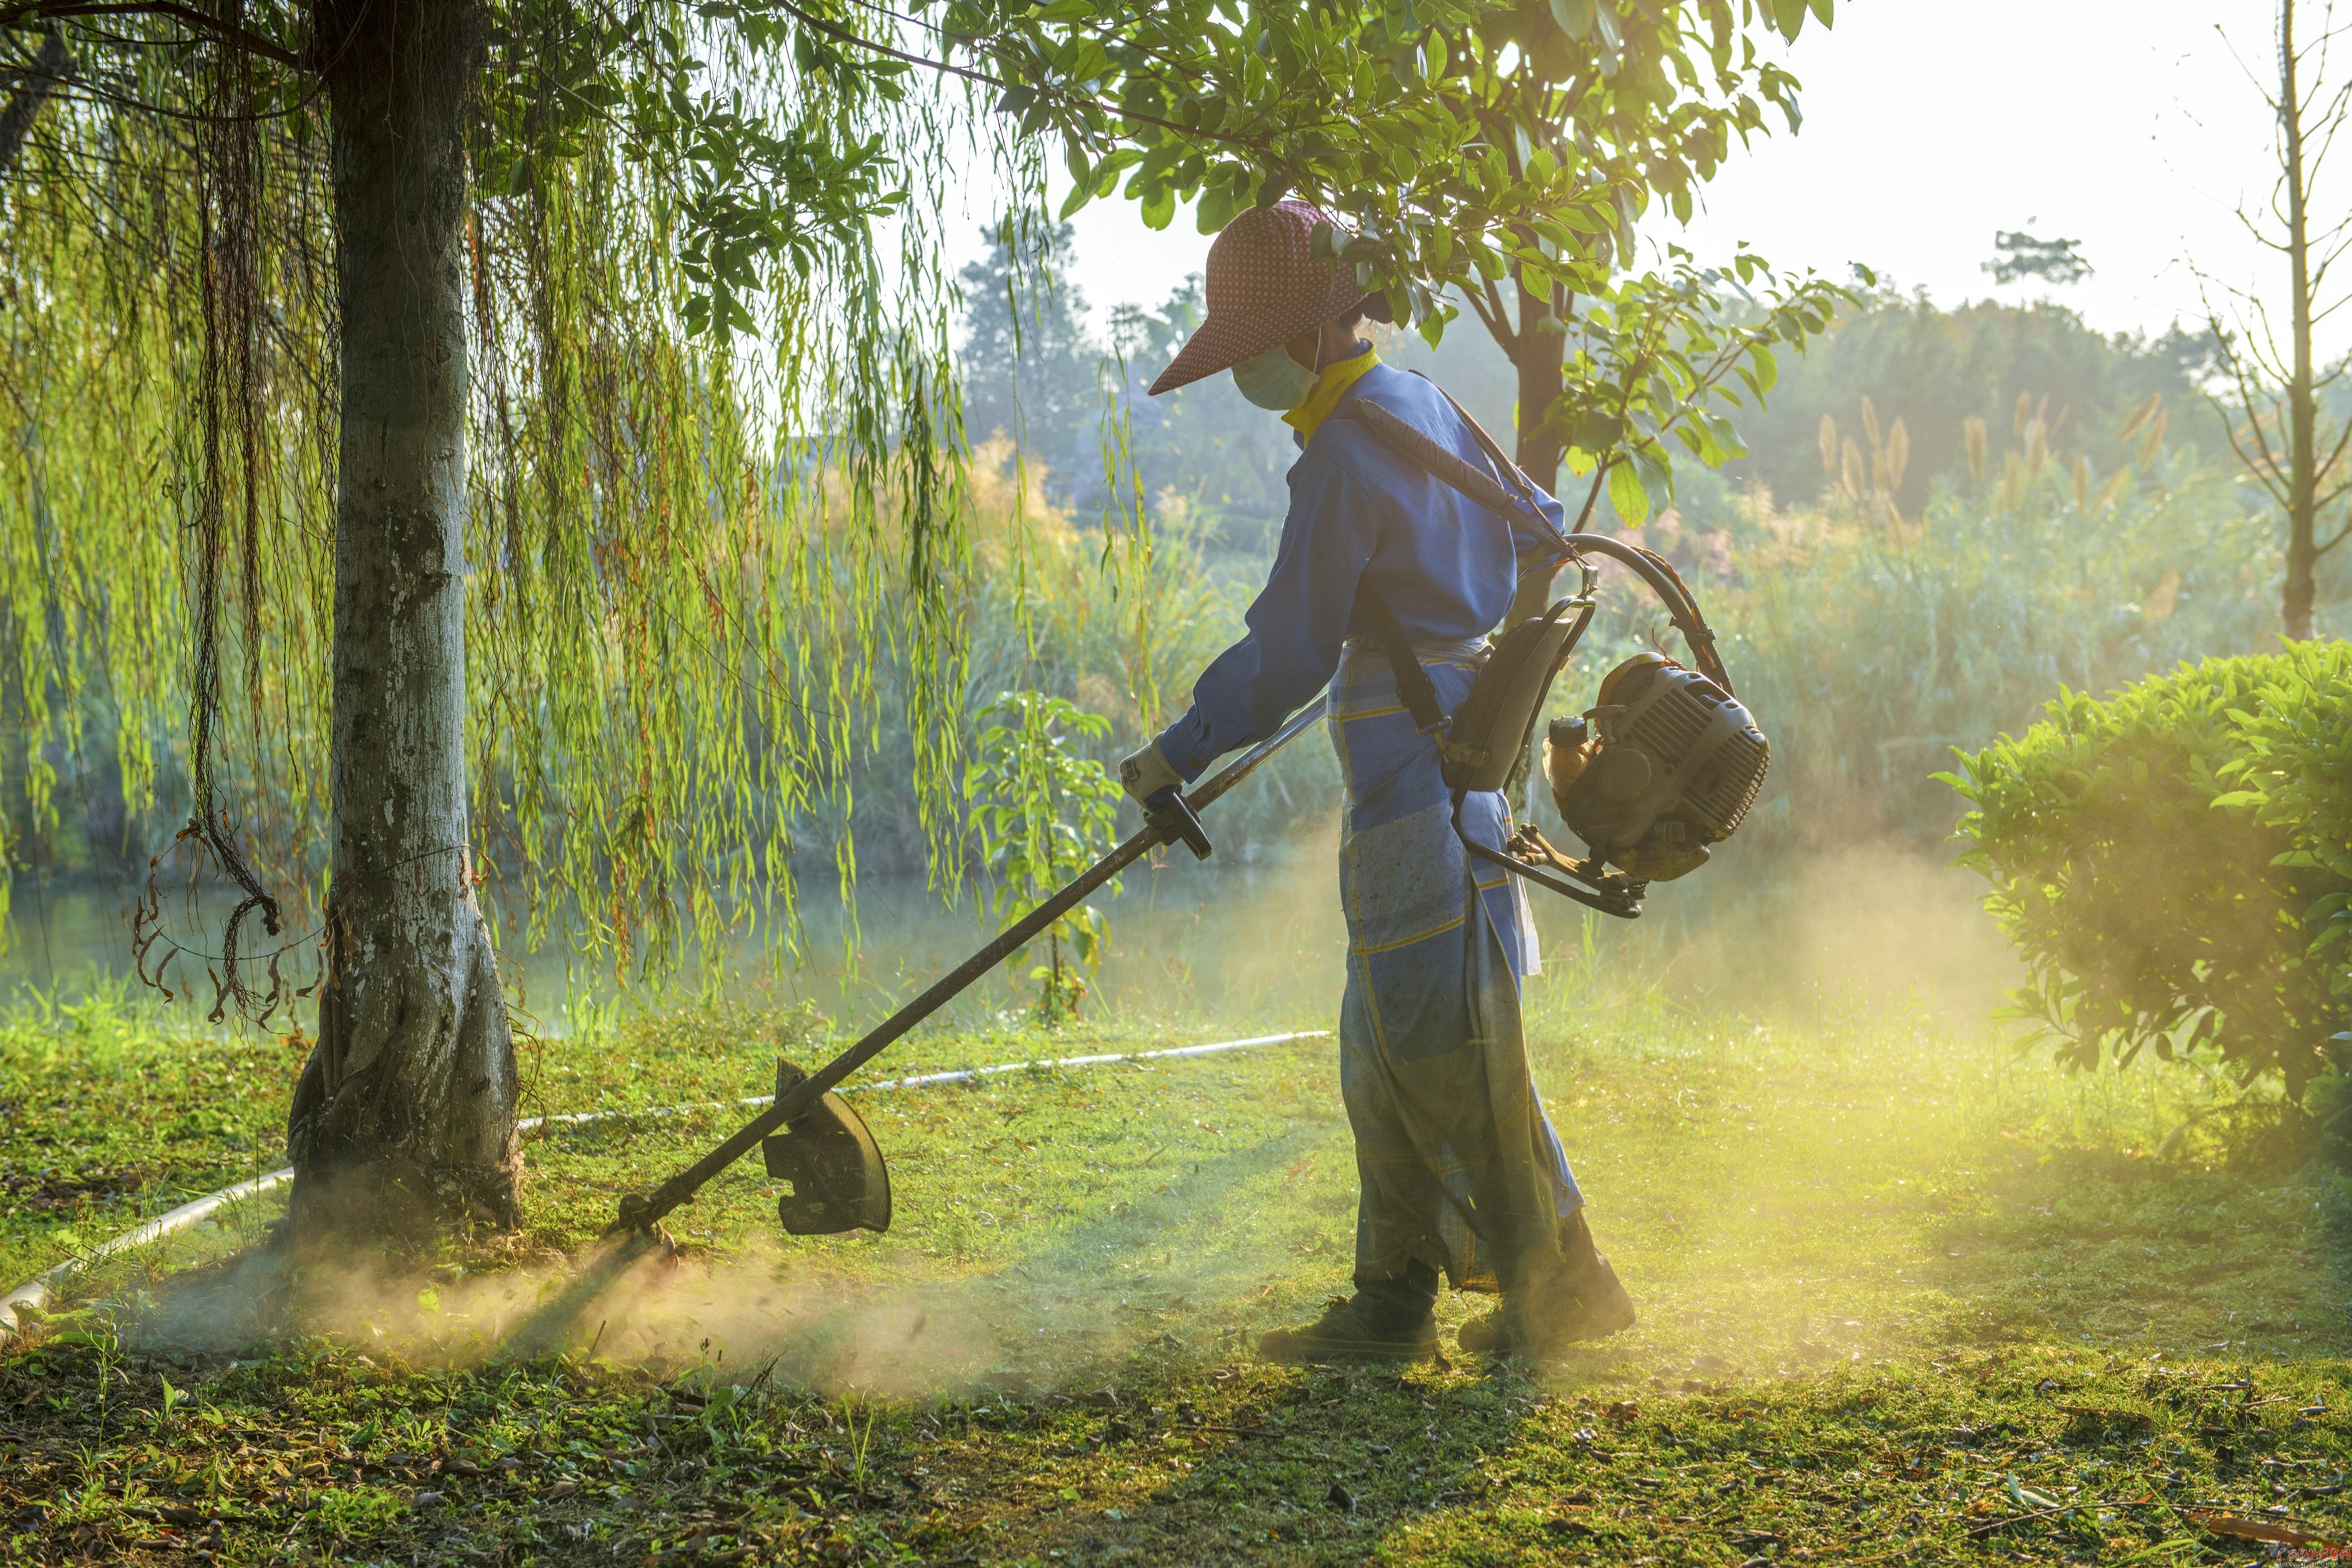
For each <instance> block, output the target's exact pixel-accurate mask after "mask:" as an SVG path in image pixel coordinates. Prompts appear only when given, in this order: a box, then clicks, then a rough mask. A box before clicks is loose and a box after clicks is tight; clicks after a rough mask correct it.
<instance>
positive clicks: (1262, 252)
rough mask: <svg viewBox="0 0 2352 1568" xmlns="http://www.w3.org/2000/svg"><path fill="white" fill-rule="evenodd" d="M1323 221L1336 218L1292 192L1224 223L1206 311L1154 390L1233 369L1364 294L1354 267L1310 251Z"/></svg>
mask: <svg viewBox="0 0 2352 1568" xmlns="http://www.w3.org/2000/svg"><path fill="white" fill-rule="evenodd" d="M1320 224H1331V225H1332V226H1333V227H1335V228H1337V227H1338V224H1337V223H1335V222H1333V220H1332V218H1331V217H1330V216H1329V215H1328V214H1327V213H1325V212H1324V211H1323V210H1322V209H1321V208H1320V207H1318V206H1316V205H1314V204H1313V203H1311V202H1302V201H1297V200H1295V199H1294V200H1290V201H1280V202H1276V203H1275V204H1274V205H1272V206H1270V207H1250V208H1248V209H1246V210H1244V212H1243V213H1242V214H1241V215H1240V216H1237V217H1235V218H1234V221H1233V222H1231V223H1229V224H1227V225H1226V226H1225V227H1224V231H1223V233H1221V234H1219V235H1218V236H1217V239H1216V243H1215V244H1213V245H1212V246H1210V247H1209V267H1208V278H1207V280H1206V284H1205V287H1204V289H1203V292H1204V293H1205V294H1206V295H1207V302H1208V307H1209V309H1208V314H1207V316H1206V317H1205V318H1204V319H1203V320H1202V322H1201V325H1200V327H1199V328H1198V330H1196V331H1194V332H1193V333H1192V336H1191V337H1190V338H1187V339H1186V340H1185V341H1184V346H1183V348H1182V349H1181V350H1179V351H1178V353H1177V355H1176V357H1175V358H1174V359H1173V360H1171V361H1170V362H1169V363H1168V368H1167V369H1166V370H1163V371H1161V372H1160V379H1159V380H1157V381H1155V382H1153V383H1152V384H1151V395H1152V396H1154V397H1157V396H1159V395H1160V394H1161V393H1163V392H1173V391H1175V390H1176V389H1177V388H1178V387H1180V386H1189V385H1190V384H1192V383H1193V382H1196V381H1199V380H1201V379H1202V378H1203V377H1205V376H1212V375H1214V374H1217V373H1218V372H1219V371H1221V370H1231V369H1233V368H1234V366H1235V365H1237V364H1239V363H1242V361H1244V360H1245V359H1255V357H1256V356H1258V355H1259V354H1262V353H1265V351H1266V350H1268V349H1270V348H1273V347H1274V346H1275V345H1276V344H1277V343H1286V342H1289V341H1290V340H1291V339H1293V338H1295V337H1297V336H1298V335H1299V334H1300V333H1301V332H1311V331H1314V330H1315V329H1316V328H1318V327H1319V326H1321V325H1322V324H1323V323H1324V322H1326V321H1329V320H1330V319H1331V318H1332V317H1334V316H1336V315H1338V314H1339V312H1340V311H1342V310H1347V309H1348V308H1349V306H1351V305H1354V304H1357V303H1358V302H1360V300H1364V299H1365V298H1367V291H1366V290H1365V289H1360V288H1358V287H1357V286H1356V269H1355V268H1353V267H1350V266H1349V265H1348V264H1347V263H1345V262H1343V261H1341V260H1339V258H1336V257H1329V256H1322V257H1318V256H1316V255H1315V254H1313V251H1314V241H1315V230H1316V227H1317V226H1318V225H1320Z"/></svg>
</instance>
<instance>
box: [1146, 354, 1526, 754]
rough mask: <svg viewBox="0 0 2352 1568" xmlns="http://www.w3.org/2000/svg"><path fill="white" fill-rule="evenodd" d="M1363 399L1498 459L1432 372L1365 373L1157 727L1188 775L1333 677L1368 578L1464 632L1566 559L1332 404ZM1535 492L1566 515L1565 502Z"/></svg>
mask: <svg viewBox="0 0 2352 1568" xmlns="http://www.w3.org/2000/svg"><path fill="white" fill-rule="evenodd" d="M1360 397H1364V398H1370V400H1371V401H1373V402H1374V403H1377V404H1379V405H1381V407H1383V408H1385V409H1387V410H1388V411H1389V412H1391V413H1392V414H1395V415H1396V416H1399V417H1400V418H1402V419H1404V420H1406V421H1408V422H1410V423H1411V424H1412V425H1414V426H1418V427H1419V428H1420V429H1422V430H1423V431H1424V432H1426V433H1427V434H1429V435H1430V436H1432V437H1435V438H1436V439H1437V440H1438V441H1439V442H1441V443H1442V444H1444V446H1446V447H1449V448H1451V449H1452V450H1453V451H1454V453H1455V454H1456V455H1458V456H1460V457H1462V458H1465V460H1467V461H1468V462H1469V463H1470V464H1471V465H1472V466H1473V467H1475V468H1485V469H1487V470H1488V471H1492V468H1493V465H1492V464H1491V463H1489V462H1488V461H1487V459H1486V455H1485V453H1484V452H1482V451H1481V450H1480V449H1479V447H1478V441H1477V437H1475V435H1473V434H1472V433H1471V430H1470V427H1469V426H1468V425H1467V424H1465V422H1464V420H1463V418H1462V416H1460V415H1458V414H1456V413H1455V412H1454V406H1453V405H1452V404H1451V403H1449V402H1447V401H1446V398H1445V395H1444V393H1442V392H1440V391H1438V389H1437V388H1436V386H1435V385H1433V384H1432V383H1430V382H1429V381H1428V380H1426V379H1424V378H1423V377H1421V376H1418V375H1415V374H1412V373H1411V372H1410V371H1402V370H1398V369H1396V368H1395V367H1394V366H1392V365H1386V364H1376V365H1374V366H1372V367H1371V368H1370V370H1368V371H1366V372H1364V374H1362V375H1361V376H1360V377H1359V378H1358V379H1357V381H1356V383H1355V384H1354V385H1353V386H1351V387H1349V390H1348V392H1347V394H1346V395H1345V396H1343V397H1342V398H1341V399H1340V401H1339V407H1338V411H1335V414H1334V416H1331V417H1328V418H1327V419H1326V420H1324V422H1323V423H1322V424H1321V425H1320V426H1318V427H1317V428H1316V430H1315V433H1314V435H1313V436H1312V437H1309V438H1308V439H1307V442H1306V447H1305V450H1304V451H1303V452H1301V454H1300V455H1299V458H1298V461H1297V462H1296V463H1294V464H1292V465H1291V468H1290V476H1289V479H1290V511H1289V514H1288V515H1287V516H1286V517H1285V518H1284V519H1283V523H1282V543H1281V546H1280V548H1279V549H1278V550H1277V551H1276V554H1275V559H1274V570H1273V572H1272V573H1271V574H1268V575H1267V577H1266V582H1265V589H1264V590H1263V591H1261V592H1260V593H1259V595H1258V596H1257V598H1256V601H1255V603H1253V604H1252V605H1250V607H1249V613H1248V614H1247V615H1246V616H1244V617H1243V621H1244V625H1245V626H1248V628H1249V630H1248V633H1247V635H1245V636H1244V637H1243V638H1242V639H1241V641H1239V642H1237V643H1235V644H1234V646H1233V647H1229V648H1227V649H1226V650H1225V651H1224V652H1223V653H1221V654H1219V655H1218V656H1217V657H1216V658H1215V659H1214V660H1213V662H1212V663H1211V664H1210V666H1209V668H1207V669H1205V670H1203V671H1202V674H1201V679H1199V680H1198V681H1196V682H1194V683H1193V687H1192V707H1191V708H1190V709H1189V710H1186V712H1185V714H1184V716H1183V717H1182V718H1181V719H1179V720H1177V721H1176V722H1174V723H1173V724H1171V725H1169V726H1168V728H1167V729H1165V730H1163V731H1160V755H1162V756H1164V757H1166V758H1167V759H1168V763H1169V765H1170V766H1171V767H1172V768H1174V769H1175V770H1176V771H1177V773H1180V774H1181V775H1182V776H1183V778H1184V780H1185V782H1186V783H1188V784H1189V783H1191V782H1192V780H1194V779H1196V778H1198V777H1200V776H1201V774H1202V772H1203V771H1205V770H1206V769H1207V767H1208V765H1209V764H1210V763H1213V762H1214V761H1215V760H1216V759H1217V758H1218V757H1220V756H1223V754H1224V753H1225V752H1230V751H1233V750H1234V749H1235V748H1236V747H1240V746H1247V745H1251V744H1253V743H1255V742H1258V741H1262V740H1264V739H1265V738H1266V737H1267V736H1268V735H1271V734H1273V733H1274V732H1275V731H1276V730H1277V729H1279V728H1280V727H1281V725H1282V721H1283V720H1285V719H1286V718H1287V717H1289V716H1290V715H1291V714H1292V713H1293V712H1295V711H1297V709H1298V708H1299V707H1300V705H1301V704H1303V703H1305V702H1306V701H1307V699H1308V698H1310V697H1312V696H1314V695H1315V694H1316V693H1317V692H1318V691H1320V690H1322V689H1323V688H1324V687H1325V686H1326V685H1327V684H1328V682H1329V681H1330V679H1331V676H1332V673H1333V672H1334V671H1335V670H1337V669H1338V668H1339V650H1340V647H1341V645H1342V644H1343V643H1345V642H1346V641H1347V639H1348V638H1349V637H1366V638H1370V637H1372V636H1373V635H1374V632H1373V628H1372V626H1371V625H1370V621H1369V619H1368V618H1366V617H1365V616H1363V615H1362V612H1361V611H1360V609H1359V607H1358V605H1357V603H1356V588H1357V584H1359V583H1360V582H1366V581H1369V582H1370V584H1372V585H1373V586H1374V587H1375V588H1377V589H1378V590H1379V591H1380V595H1381V598H1383V599H1385V600H1386V601H1387V602H1388V605H1389V608H1390V609H1391V611H1393V612H1394V613H1395V615H1396V618H1397V621H1398V623H1399V624H1400V625H1401V626H1402V627H1403V628H1404V632H1405V635H1406V637H1409V638H1411V639H1412V642H1413V643H1414V644H1415V645H1417V646H1418V645H1423V644H1429V643H1445V642H1459V641H1465V640H1468V639H1472V638H1475V637H1484V636H1486V634H1487V633H1488V632H1490V631H1492V630H1493V629H1494V628H1495V626H1496V625H1497V624H1498V623H1499V622H1500V621H1501V620H1502V619H1503V616H1505V615H1506V614H1507V612H1508V611H1509V609H1510V607H1511V600H1512V597H1513V595H1515V594H1516V593H1517V587H1518V581H1519V578H1520V576H1521V575H1522V574H1525V573H1528V572H1531V571H1543V572H1551V571H1554V570H1557V569H1558V567H1559V564H1560V563H1561V562H1563V561H1564V560H1566V559H1567V558H1566V556H1565V555H1563V554H1562V553H1561V552H1560V549H1559V545H1558V544H1557V543H1556V542H1553V541H1552V540H1551V539H1549V538H1546V537H1544V536H1543V535H1541V534H1538V533H1536V532H1534V531H1531V530H1529V529H1528V527H1527V526H1526V525H1525V524H1523V523H1517V522H1514V521H1511V520H1509V519H1507V518H1506V517H1504V516H1502V515H1500V514H1498V513H1496V512H1491V511H1488V510H1486V508H1484V507H1482V506H1480V505H1478V504H1477V503H1476V502H1475V501H1473V500H1470V499H1469V498H1468V497H1467V496H1465V495H1463V494H1462V493H1461V492H1460V491H1458V490H1456V489H1454V488H1453V487H1451V486H1450V485H1447V484H1445V483H1444V482H1443V481H1441V480H1439V479H1437V478H1435V477H1434V476H1433V475H1431V474H1429V473H1428V472H1426V471H1424V470H1423V468H1420V467H1419V466H1417V465H1416V464H1413V463H1412V462H1410V461H1408V460H1407V459H1405V458H1402V457H1400V456H1398V455H1397V454H1396V453H1395V452H1394V451H1391V449H1390V448H1389V447H1386V446H1383V445H1382V444H1381V441H1380V439H1379V438H1378V437H1375V436H1373V435H1372V433H1371V432H1370V430H1367V429H1365V428H1364V427H1363V426H1361V425H1359V424H1357V423H1355V422H1354V421H1352V420H1349V419H1346V418H1343V417H1339V411H1344V410H1345V409H1346V407H1347V406H1348V405H1349V403H1350V402H1352V401H1353V400H1355V399H1356V398H1360ZM1497 477H1498V478H1499V477H1500V476H1497ZM1538 493H1539V494H1540V492H1538ZM1541 502H1542V510H1543V511H1544V514H1545V515H1546V516H1547V517H1548V518H1549V519H1550V521H1551V524H1552V527H1553V528H1554V529H1555V530H1561V529H1563V528H1564V524H1565V521H1566V516H1567V514H1566V511H1565V510H1564V509H1563V508H1562V507H1561V506H1560V504H1559V502H1558V501H1557V500H1553V499H1552V498H1551V497H1549V496H1541Z"/></svg>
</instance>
